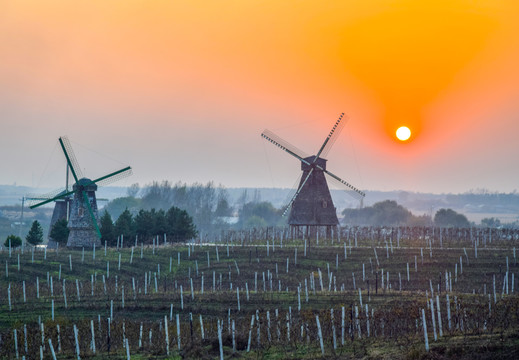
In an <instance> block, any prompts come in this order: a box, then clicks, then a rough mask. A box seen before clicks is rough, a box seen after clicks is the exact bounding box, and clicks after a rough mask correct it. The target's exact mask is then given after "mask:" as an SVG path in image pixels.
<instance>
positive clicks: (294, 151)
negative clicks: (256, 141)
mask: <svg viewBox="0 0 519 360" xmlns="http://www.w3.org/2000/svg"><path fill="white" fill-rule="evenodd" d="M261 137H262V138H265V139H267V140H268V141H270V142H271V143H272V144H274V145H276V146H277V147H279V148H280V149H282V150H284V151H286V152H287V153H289V154H290V155H292V156H294V157H296V158H297V159H299V160H300V161H302V162H304V163H305V164H307V165H310V163H309V162H308V161H306V160H305V158H306V157H308V154H306V153H305V152H304V151H302V150H300V149H298V148H297V147H295V146H294V145H292V144H290V143H289V142H288V141H285V140H283V139H281V138H280V137H279V136H277V135H276V134H274V133H273V132H272V131H270V130H264V131H263V132H262V133H261Z"/></svg>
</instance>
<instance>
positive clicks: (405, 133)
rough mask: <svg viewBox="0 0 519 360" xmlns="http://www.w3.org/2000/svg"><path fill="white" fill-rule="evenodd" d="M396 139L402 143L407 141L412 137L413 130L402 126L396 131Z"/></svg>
mask: <svg viewBox="0 0 519 360" xmlns="http://www.w3.org/2000/svg"><path fill="white" fill-rule="evenodd" d="M396 137H397V138H398V140H400V141H406V140H408V139H409V138H410V137H411V130H409V128H408V127H407V126H401V127H399V128H398V129H397V130H396Z"/></svg>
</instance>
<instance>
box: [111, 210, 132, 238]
mask: <svg viewBox="0 0 519 360" xmlns="http://www.w3.org/2000/svg"><path fill="white" fill-rule="evenodd" d="M114 235H115V237H117V236H120V235H123V236H124V237H125V238H127V239H131V238H132V237H133V236H134V235H135V232H134V223H133V218H132V214H131V213H130V211H129V210H128V209H126V210H124V211H123V212H122V214H121V215H119V217H118V218H117V220H116V221H115V234H114Z"/></svg>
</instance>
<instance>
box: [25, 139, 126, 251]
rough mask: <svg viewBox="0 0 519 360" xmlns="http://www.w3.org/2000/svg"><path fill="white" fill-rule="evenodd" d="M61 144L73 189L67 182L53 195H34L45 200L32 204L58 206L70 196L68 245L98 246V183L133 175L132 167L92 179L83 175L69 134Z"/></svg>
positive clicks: (99, 242) (101, 183) (34, 206)
mask: <svg viewBox="0 0 519 360" xmlns="http://www.w3.org/2000/svg"><path fill="white" fill-rule="evenodd" d="M59 144H60V145H61V149H62V150H63V153H64V154H65V158H66V160H67V165H68V169H69V170H70V172H71V173H72V176H73V178H74V182H75V183H74V185H73V186H72V190H70V191H69V189H68V182H67V188H66V189H65V190H63V189H59V190H57V191H54V192H52V193H50V194H46V195H41V196H38V197H35V198H34V199H38V200H43V201H40V202H37V203H34V204H32V205H30V206H29V207H30V208H31V209H34V208H36V207H38V206H42V205H45V204H48V203H50V202H56V206H58V204H60V203H61V202H63V201H62V199H70V198H71V197H72V201H71V204H70V209H69V215H68V228H69V230H70V233H69V236H68V241H67V246H68V247H93V246H94V244H95V245H97V246H99V245H101V240H100V239H101V232H100V231H99V226H98V217H99V216H98V211H97V200H96V194H95V192H96V190H97V186H98V185H106V184H110V183H112V182H114V181H117V180H119V179H122V178H125V177H127V176H129V175H131V173H132V168H131V167H130V166H127V167H125V168H123V169H121V170H118V171H115V172H113V173H110V174H108V175H105V176H102V177H100V178H98V179H95V180H91V179H88V178H86V177H83V175H82V173H81V168H80V167H79V165H78V162H77V160H76V157H75V156H74V152H73V151H72V146H71V145H70V142H69V141H68V139H67V138H66V137H60V138H59ZM67 175H68V171H67Z"/></svg>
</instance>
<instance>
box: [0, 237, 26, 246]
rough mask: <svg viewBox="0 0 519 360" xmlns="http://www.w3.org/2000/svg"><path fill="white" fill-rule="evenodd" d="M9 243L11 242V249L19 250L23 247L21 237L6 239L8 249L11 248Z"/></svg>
mask: <svg viewBox="0 0 519 360" xmlns="http://www.w3.org/2000/svg"><path fill="white" fill-rule="evenodd" d="M9 241H11V248H17V247H19V246H22V239H21V238H20V237H19V236H16V235H9V236H8V237H7V239H5V243H4V246H5V247H6V248H8V247H9Z"/></svg>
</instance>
